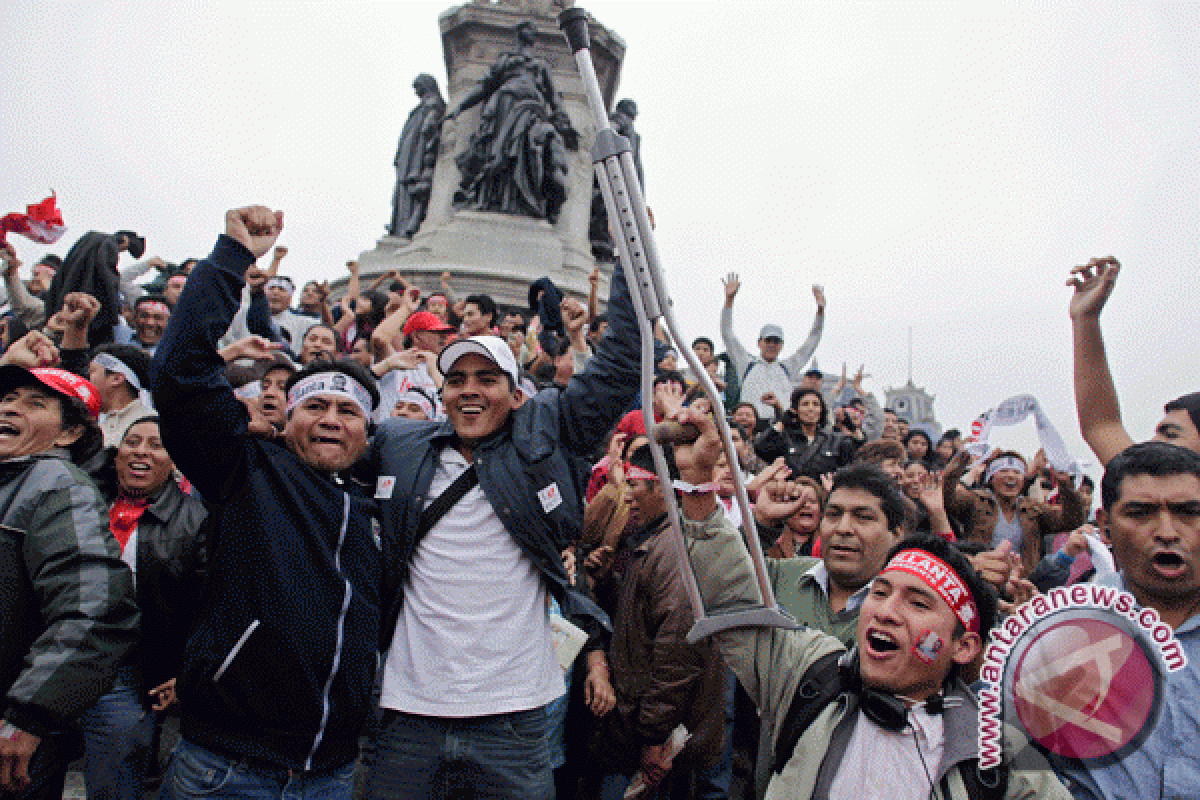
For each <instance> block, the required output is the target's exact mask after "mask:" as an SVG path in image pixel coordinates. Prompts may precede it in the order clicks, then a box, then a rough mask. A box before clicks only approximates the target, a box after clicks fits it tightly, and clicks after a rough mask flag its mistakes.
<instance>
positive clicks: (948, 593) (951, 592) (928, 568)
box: [883, 550, 979, 633]
mask: <svg viewBox="0 0 1200 800" xmlns="http://www.w3.org/2000/svg"><path fill="white" fill-rule="evenodd" d="M893 569H895V570H900V571H901V572H907V573H909V574H910V575H915V576H917V577H918V578H920V579H921V581H922V582H923V583H925V584H926V585H927V586H929V588H930V589H933V590H934V591H935V592H937V593H938V596H939V597H941V598H942V599H943V600H945V601H946V604H947V605H948V606H950V610H951V611H953V612H954V616H956V617H958V620H959V622H961V623H962V624H963V627H964V628H966V629H967V630H969V631H971V632H972V633H979V608H978V607H977V606H976V605H975V599H974V598H973V597H971V590H970V589H968V588H967V584H966V583H965V582H964V581H963V579H962V578H960V577H959V576H958V573H957V572H955V571H954V570H953V569H952V568H951V567H950V565H949V564H947V563H946V562H945V561H942V560H941V559H940V558H938V557H937V556H935V555H934V554H933V553H930V552H928V551H926V550H901V551H900V552H899V553H896V555H895V556H893V557H892V560H891V561H889V562H888V564H887V566H886V567H884V568H883V571H884V572H887V571H888V570H893Z"/></svg>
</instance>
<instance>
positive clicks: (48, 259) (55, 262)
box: [34, 253, 63, 269]
mask: <svg viewBox="0 0 1200 800" xmlns="http://www.w3.org/2000/svg"><path fill="white" fill-rule="evenodd" d="M37 263H38V264H48V265H50V266H52V267H54V268H55V269H59V268H61V267H62V265H63V260H62V259H61V258H59V257H58V256H56V255H54V253H46V255H44V256H42V257H41V258H39V259H38V260H37ZM34 266H37V264H35V265H34Z"/></svg>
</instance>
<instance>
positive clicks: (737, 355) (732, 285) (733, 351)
mask: <svg viewBox="0 0 1200 800" xmlns="http://www.w3.org/2000/svg"><path fill="white" fill-rule="evenodd" d="M724 282H725V305H724V306H723V307H722V308H721V340H722V341H723V342H724V343H725V352H726V354H728V356H729V362H730V364H731V365H732V366H733V370H734V372H735V373H736V377H737V379H738V383H739V384H740V383H741V381H742V378H744V377H745V376H746V369H747V368H749V366H750V354H749V353H747V352H746V348H744V347H742V343H741V342H739V341H738V338H737V336H735V335H734V333H733V298H734V297H736V296H737V293H738V289H740V288H742V282H741V281H740V280H738V276H737V274H736V273H733V272H731V273H729V274H728V275H727V276H725V281H724Z"/></svg>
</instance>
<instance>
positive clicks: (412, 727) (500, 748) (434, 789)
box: [366, 707, 554, 800]
mask: <svg viewBox="0 0 1200 800" xmlns="http://www.w3.org/2000/svg"><path fill="white" fill-rule="evenodd" d="M552 725H553V721H552V719H551V717H550V715H549V713H548V711H547V709H546V707H542V708H534V709H530V710H529V711H514V712H512V713H509V714H492V715H490V716H485V717H464V718H461V719H455V718H450V717H421V716H417V715H415V714H403V713H400V712H397V711H388V712H386V713H385V714H384V718H383V724H382V726H381V728H380V731H379V738H378V740H377V742H376V751H375V764H374V767H373V769H372V770H371V774H370V775H369V776H368V778H367V791H366V796H367V797H369V798H372V800H374V799H375V798H380V799H381V800H426V798H442V797H447V796H449V795H450V794H451V793H452V792H466V793H467V795H468V796H470V797H477V798H485V797H486V798H496V799H497V800H501V799H504V800H552V799H553V797H554V774H553V771H552V769H551V766H550V745H549V740H550V729H551V727H552Z"/></svg>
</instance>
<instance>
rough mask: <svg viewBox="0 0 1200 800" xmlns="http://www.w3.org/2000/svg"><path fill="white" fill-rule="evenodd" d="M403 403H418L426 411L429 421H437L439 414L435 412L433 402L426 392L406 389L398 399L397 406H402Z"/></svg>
mask: <svg viewBox="0 0 1200 800" xmlns="http://www.w3.org/2000/svg"><path fill="white" fill-rule="evenodd" d="M401 403H416V404H417V405H419V406H420V407H421V408H422V410H424V412H425V416H426V417H428V418H429V419H435V418H436V417H437V412H436V411H435V410H434V407H433V402H432V401H431V400H430V399H429V397H428V396H427V395H426V394H425V393H424V392H421V391H418V390H416V389H413V388H409V389H406V390H404V391H403V392H401V393H400V396H399V397H397V398H396V405H400V404H401ZM393 407H394V406H393Z"/></svg>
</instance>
